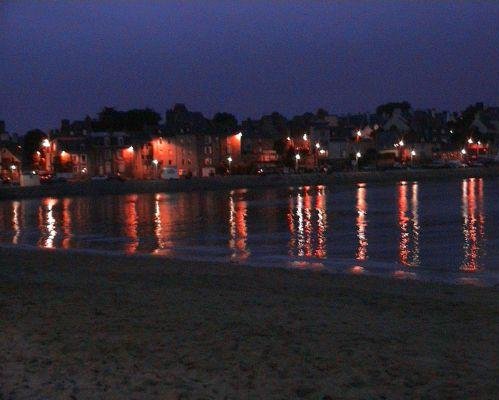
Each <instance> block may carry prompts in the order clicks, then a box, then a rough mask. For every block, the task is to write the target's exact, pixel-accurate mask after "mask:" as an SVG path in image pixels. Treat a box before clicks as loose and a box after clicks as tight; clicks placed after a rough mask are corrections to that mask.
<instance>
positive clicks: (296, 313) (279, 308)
mask: <svg viewBox="0 0 499 400" xmlns="http://www.w3.org/2000/svg"><path fill="white" fill-rule="evenodd" d="M0 315H1V319H0V365H1V368H0V399H124V398H126V399H151V398H158V399H224V398H228V399H293V398H305V399H383V398H387V399H402V398H409V399H420V398H427V399H433V398H438V399H441V398H452V399H459V398H463V399H464V398H467V399H469V398H474V399H478V398H479V399H492V398H497V397H496V396H497V393H498V392H499V382H498V380H497V377H498V376H499V365H498V360H499V347H498V346H497V342H498V337H499V289H498V288H497V287H496V288H477V287H470V286H447V285H443V284H434V283H423V282H414V281H399V280H385V279H381V278H372V277H365V276H353V275H329V274H324V273H321V272H311V271H289V270H281V269H251V268H246V267H241V266H236V265H213V264H209V263H206V264H204V263H186V262H181V261H175V260H166V259H160V258H153V257H139V256H133V257H125V256H102V255H89V254H83V253H77V252H76V253H64V252H61V251H27V250H19V249H5V248H4V249H0Z"/></svg>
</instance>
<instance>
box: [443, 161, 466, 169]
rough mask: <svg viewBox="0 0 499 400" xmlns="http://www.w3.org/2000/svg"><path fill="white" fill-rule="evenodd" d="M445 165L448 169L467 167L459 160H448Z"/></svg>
mask: <svg viewBox="0 0 499 400" xmlns="http://www.w3.org/2000/svg"><path fill="white" fill-rule="evenodd" d="M447 165H448V166H449V168H466V167H467V165H466V164H465V163H463V162H462V161H459V160H450V161H449V162H448V163H447Z"/></svg>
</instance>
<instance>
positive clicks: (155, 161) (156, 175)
mask: <svg viewBox="0 0 499 400" xmlns="http://www.w3.org/2000/svg"><path fill="white" fill-rule="evenodd" d="M152 163H153V164H154V168H155V172H156V173H155V174H154V175H155V177H156V178H157V177H158V160H156V159H154V160H152Z"/></svg>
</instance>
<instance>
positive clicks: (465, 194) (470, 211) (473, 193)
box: [460, 178, 485, 272]
mask: <svg viewBox="0 0 499 400" xmlns="http://www.w3.org/2000/svg"><path fill="white" fill-rule="evenodd" d="M461 192H462V216H463V237H464V243H463V252H464V259H463V262H462V264H461V268H460V269H461V271H464V272H475V271H476V270H478V269H479V268H480V265H479V257H480V252H481V243H482V240H483V238H484V235H485V217H484V214H483V179H481V178H480V179H478V180H477V179H475V178H469V179H464V180H463V182H462V185H461Z"/></svg>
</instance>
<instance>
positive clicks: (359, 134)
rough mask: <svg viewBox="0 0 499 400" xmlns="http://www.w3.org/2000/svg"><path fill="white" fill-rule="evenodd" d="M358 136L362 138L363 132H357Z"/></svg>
mask: <svg viewBox="0 0 499 400" xmlns="http://www.w3.org/2000/svg"><path fill="white" fill-rule="evenodd" d="M357 136H358V137H361V136H362V132H361V131H360V129H359V130H358V131H357Z"/></svg>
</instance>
